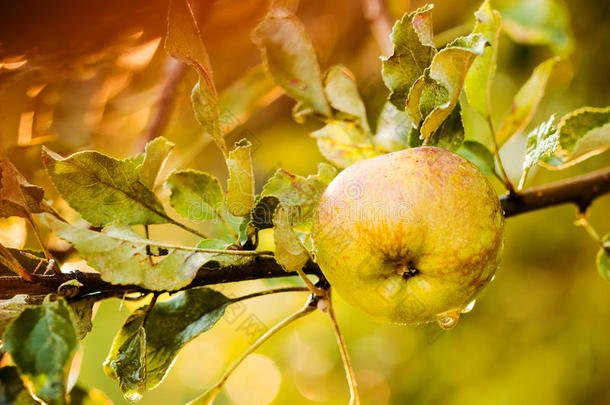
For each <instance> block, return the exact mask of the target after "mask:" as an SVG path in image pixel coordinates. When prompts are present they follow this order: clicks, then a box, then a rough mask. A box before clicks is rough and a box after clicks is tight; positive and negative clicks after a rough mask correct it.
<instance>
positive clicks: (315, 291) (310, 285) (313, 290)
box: [297, 269, 327, 297]
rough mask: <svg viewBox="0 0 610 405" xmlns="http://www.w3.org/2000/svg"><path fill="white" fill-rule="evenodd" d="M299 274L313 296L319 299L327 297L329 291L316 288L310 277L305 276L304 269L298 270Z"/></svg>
mask: <svg viewBox="0 0 610 405" xmlns="http://www.w3.org/2000/svg"><path fill="white" fill-rule="evenodd" d="M297 274H298V275H299V277H301V280H303V282H304V283H305V285H306V286H307V288H308V289H309V291H311V293H312V294H314V295H316V296H318V297H324V296H326V293H327V291H326V290H324V289H322V288H319V287H316V286H315V284H314V283H313V282H312V281H311V280H310V279H309V277H307V274H305V272H304V271H303V269H297Z"/></svg>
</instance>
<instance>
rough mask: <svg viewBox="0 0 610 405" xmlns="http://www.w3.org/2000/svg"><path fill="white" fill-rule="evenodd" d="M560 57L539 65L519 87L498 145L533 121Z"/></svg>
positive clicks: (499, 136) (501, 129) (500, 132)
mask: <svg viewBox="0 0 610 405" xmlns="http://www.w3.org/2000/svg"><path fill="white" fill-rule="evenodd" d="M558 60H559V59H557V58H550V59H547V60H546V61H544V62H542V63H541V64H540V65H538V66H537V67H536V68H535V69H534V71H533V72H532V75H531V76H530V78H529V79H528V80H527V81H526V82H525V84H524V85H523V86H521V88H520V89H519V91H518V92H517V94H516V95H515V98H514V99H513V105H512V109H511V111H510V112H509V113H508V115H507V116H506V117H505V118H504V122H502V126H501V127H500V129H499V130H498V133H497V141H498V145H499V146H502V145H504V144H505V143H506V142H507V141H508V140H509V139H510V138H512V137H513V136H514V135H517V134H519V133H520V132H521V131H523V130H524V129H525V127H527V125H528V124H529V122H530V121H531V119H532V117H533V116H534V113H535V112H536V109H537V108H538V104H539V103H540V100H541V99H542V96H543V95H544V90H545V88H546V83H547V81H548V79H549V76H550V75H551V72H552V70H553V66H555V64H556V63H557V61H558Z"/></svg>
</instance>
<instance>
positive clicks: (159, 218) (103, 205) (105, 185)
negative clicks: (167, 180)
mask: <svg viewBox="0 0 610 405" xmlns="http://www.w3.org/2000/svg"><path fill="white" fill-rule="evenodd" d="M42 160H43V162H44V164H45V167H46V170H47V173H48V175H49V177H50V178H51V181H52V182H53V184H54V185H55V188H57V191H59V193H60V194H61V195H62V197H63V198H64V199H65V200H66V201H67V202H68V204H70V206H71V207H72V208H74V209H75V210H76V211H78V212H79V214H81V216H82V217H83V218H84V219H85V220H86V221H87V222H89V223H90V224H91V225H93V226H104V225H107V224H109V223H110V222H112V221H123V222H125V223H127V224H129V225H141V224H142V225H146V224H163V223H167V222H168V219H169V218H168V216H167V214H166V213H165V210H164V208H163V206H162V205H161V201H159V199H158V198H157V197H156V196H155V194H154V193H153V192H152V191H151V190H150V189H149V188H148V187H146V186H145V185H144V184H142V182H141V181H140V172H139V170H138V167H137V166H136V164H135V162H134V161H133V160H129V159H128V160H118V159H114V158H111V157H110V156H106V155H104V154H102V153H99V152H93V151H85V152H78V153H75V154H73V155H70V156H68V157H67V158H62V157H61V156H59V155H58V154H56V153H54V152H51V151H50V150H48V149H46V148H43V150H42Z"/></svg>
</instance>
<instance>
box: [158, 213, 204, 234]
mask: <svg viewBox="0 0 610 405" xmlns="http://www.w3.org/2000/svg"><path fill="white" fill-rule="evenodd" d="M163 218H165V219H167V220H168V221H169V222H170V223H171V224H174V225H176V226H177V227H179V228H182V229H184V230H185V231H187V232H190V233H192V234H193V235H197V236H199V237H200V238H203V239H207V238H208V237H207V236H206V235H205V234H203V233H201V232H199V231H198V230H196V229H193V228H191V227H190V226H187V225H184V224H183V223H180V222H178V221H176V220H175V219H172V218H170V217H168V216H164V217H163Z"/></svg>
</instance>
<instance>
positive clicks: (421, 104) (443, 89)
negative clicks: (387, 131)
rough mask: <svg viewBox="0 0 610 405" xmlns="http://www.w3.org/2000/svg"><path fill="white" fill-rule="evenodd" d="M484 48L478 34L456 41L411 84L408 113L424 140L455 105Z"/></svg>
mask: <svg viewBox="0 0 610 405" xmlns="http://www.w3.org/2000/svg"><path fill="white" fill-rule="evenodd" d="M487 44H488V40H487V39H486V38H485V37H484V36H483V35H481V34H470V35H469V36H467V37H460V38H457V39H456V40H454V41H453V42H451V43H450V44H448V45H447V46H446V47H445V48H444V49H442V50H441V51H440V52H439V53H437V54H436V55H435V56H434V58H433V59H432V63H431V65H430V67H429V69H427V70H426V71H425V73H424V75H423V76H421V77H420V78H419V79H417V81H416V82H415V83H414V84H413V87H412V88H411V91H410V93H409V98H408V101H407V112H408V113H409V117H410V119H411V121H413V122H414V123H415V124H416V125H417V126H418V127H420V132H421V136H422V137H423V138H424V139H425V138H427V137H429V136H430V135H431V134H433V133H434V131H436V130H437V129H438V128H439V127H440V126H441V124H442V123H443V121H444V120H445V119H446V118H447V117H448V116H449V114H451V112H452V111H453V109H454V108H455V106H456V105H457V103H458V100H459V97H460V93H461V92H462V87H463V86H464V80H465V77H466V73H467V72H468V69H469V68H470V66H471V65H472V63H473V61H474V60H475V58H476V57H477V56H480V55H482V54H483V50H484V48H485V46H486V45H487ZM422 121H423V122H422Z"/></svg>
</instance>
